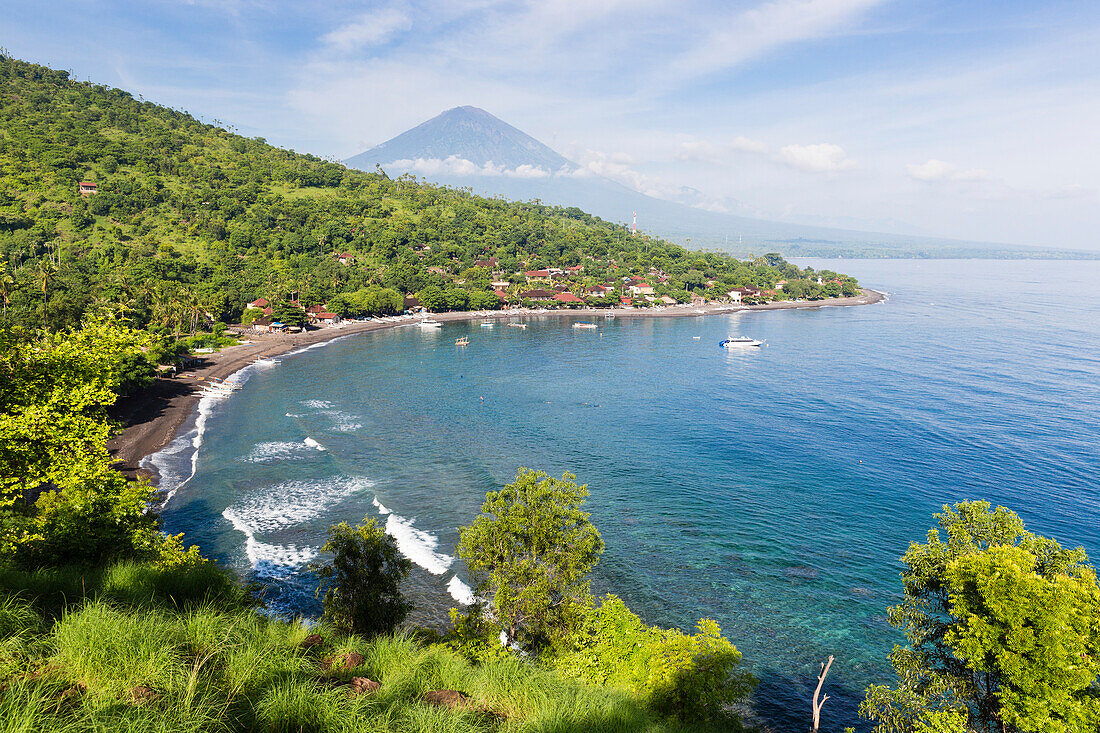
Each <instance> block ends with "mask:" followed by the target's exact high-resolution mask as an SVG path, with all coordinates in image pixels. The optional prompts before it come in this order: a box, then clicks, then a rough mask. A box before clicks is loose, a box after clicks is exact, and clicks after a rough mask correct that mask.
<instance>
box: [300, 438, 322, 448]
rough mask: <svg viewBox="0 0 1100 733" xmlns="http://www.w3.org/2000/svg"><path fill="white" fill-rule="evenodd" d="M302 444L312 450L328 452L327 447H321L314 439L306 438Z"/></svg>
mask: <svg viewBox="0 0 1100 733" xmlns="http://www.w3.org/2000/svg"><path fill="white" fill-rule="evenodd" d="M302 442H303V443H305V444H306V445H308V446H309V447H310V448H316V449H317V450H326V448H325V446H323V445H321V444H320V443H318V442H317V441H316V440H314V439H313V438H306V439H305V440H303V441H302Z"/></svg>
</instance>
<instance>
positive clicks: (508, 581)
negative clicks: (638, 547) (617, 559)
mask: <svg viewBox="0 0 1100 733" xmlns="http://www.w3.org/2000/svg"><path fill="white" fill-rule="evenodd" d="M575 479H576V476H573V475H572V474H568V473H565V474H562V477H561V478H560V479H556V478H553V477H551V476H548V475H547V474H545V473H543V472H542V471H531V470H528V469H526V468H521V469H520V470H519V472H518V473H517V474H516V480H515V481H513V482H512V483H510V484H508V485H507V486H505V487H504V488H503V489H501V490H500V491H492V492H489V493H488V494H487V495H486V498H485V503H484V504H483V505H482V507H481V511H482V514H481V516H479V517H478V518H477V519H475V520H474V522H473V524H471V525H469V526H467V527H462V528H460V530H459V543H458V555H459V557H461V558H462V559H463V560H464V561H465V562H466V566H467V567H468V568H469V569H470V572H471V574H472V576H473V578H474V580H475V582H476V587H477V594H478V596H480V597H482V598H485V599H489V600H490V601H491V602H492V605H493V612H494V613H495V614H496V616H497V618H498V620H499V621H500V623H501V625H502V626H503V627H504V631H505V633H506V634H507V636H508V639H509V640H510V641H517V642H520V643H521V644H524V645H525V646H529V647H531V648H536V649H537V648H541V647H544V646H546V645H547V644H549V643H550V642H552V641H553V640H555V639H558V638H560V637H561V636H563V635H564V634H566V633H568V632H569V631H570V630H571V629H572V628H573V627H574V626H575V625H576V623H577V621H578V619H579V618H580V614H581V613H582V612H583V609H584V608H585V607H586V606H587V605H588V603H589V601H590V594H589V586H588V574H589V572H590V571H591V570H592V568H593V567H595V565H596V562H597V561H598V560H599V557H600V554H601V553H602V552H603V548H604V545H603V540H602V539H600V533H599V532H597V531H596V528H595V527H594V526H593V525H592V522H590V521H589V519H588V516H589V515H588V514H587V513H586V512H584V511H583V510H582V509H581V506H582V505H583V504H584V499H585V497H587V496H588V487H587V486H579V485H577V483H576V482H575Z"/></svg>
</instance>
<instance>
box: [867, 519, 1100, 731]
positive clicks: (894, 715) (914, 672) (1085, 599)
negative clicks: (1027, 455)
mask: <svg viewBox="0 0 1100 733" xmlns="http://www.w3.org/2000/svg"><path fill="white" fill-rule="evenodd" d="M936 517H937V519H938V520H939V524H940V528H941V529H942V530H943V532H944V533H945V534H946V542H944V541H943V540H941V539H940V533H939V531H938V530H936V529H933V530H931V531H930V532H929V533H928V542H927V543H926V544H923V545H921V544H916V543H914V544H912V545H911V546H910V547H909V550H908V551H907V552H906V553H905V555H904V556H903V557H902V561H903V562H904V563H905V570H904V571H903V572H902V580H903V583H904V586H905V599H904V600H903V601H902V603H901V604H900V605H898V606H895V607H893V608H891V609H890V621H891V623H892V624H893V625H894V626H896V627H897V628H899V629H901V630H903V631H904V632H905V635H906V639H907V640H908V646H906V647H895V649H894V651H893V653H892V654H891V656H890V661H891V663H892V664H893V666H894V669H895V672H896V673H897V678H898V680H897V686H896V687H893V688H891V687H888V686H885V685H874V686H872V687H871V688H869V689H868V691H867V698H866V700H865V701H864V703H863V705H862V707H861V712H862V714H863V715H864V716H866V717H868V718H871V719H873V720H875V721H877V722H878V727H877V728H876V731H878V732H879V733H909V732H910V731H933V730H945V731H954V730H960V731H961V730H963V729H964V725H965V729H968V730H974V731H983V732H985V731H989V732H991V733H994V732H995V733H1015V732H1016V731H1020V732H1024V731H1043V732H1044V733H1047V732H1049V733H1078V732H1079V731H1080V732H1084V731H1096V730H1098V729H1100V688H1098V686H1097V677H1098V676H1100V587H1098V585H1097V580H1096V573H1095V571H1094V570H1093V569H1092V568H1091V567H1089V566H1088V565H1086V564H1085V563H1086V561H1087V558H1086V556H1085V553H1084V551H1083V550H1081V549H1075V550H1067V549H1064V548H1062V547H1061V546H1060V545H1059V544H1058V543H1057V542H1055V541H1054V540H1051V539H1047V538H1045V537H1040V536H1037V535H1034V534H1032V533H1030V532H1028V531H1026V530H1025V529H1024V526H1023V522H1022V521H1021V520H1020V518H1019V517H1018V516H1017V515H1016V514H1014V513H1013V512H1010V511H1008V510H1007V509H1004V508H1003V507H998V508H997V509H996V510H993V511H991V510H990V505H989V503H988V502H964V503H960V504H956V505H955V506H954V507H946V506H945V507H944V511H943V513H942V514H937V515H936Z"/></svg>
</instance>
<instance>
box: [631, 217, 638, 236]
mask: <svg viewBox="0 0 1100 733" xmlns="http://www.w3.org/2000/svg"><path fill="white" fill-rule="evenodd" d="M630 236H632V237H636V236H638V212H637V211H635V212H634V223H633V224H631V225H630Z"/></svg>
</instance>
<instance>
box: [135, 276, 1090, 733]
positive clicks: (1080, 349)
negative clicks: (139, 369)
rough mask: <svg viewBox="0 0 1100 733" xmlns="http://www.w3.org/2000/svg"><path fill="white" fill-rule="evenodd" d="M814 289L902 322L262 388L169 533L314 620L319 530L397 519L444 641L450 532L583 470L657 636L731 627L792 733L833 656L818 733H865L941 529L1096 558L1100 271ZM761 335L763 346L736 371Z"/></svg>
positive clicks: (495, 347) (767, 323) (816, 323)
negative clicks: (843, 294)
mask: <svg viewBox="0 0 1100 733" xmlns="http://www.w3.org/2000/svg"><path fill="white" fill-rule="evenodd" d="M811 264H813V265H814V266H817V267H820V266H825V265H828V266H830V267H832V268H834V269H838V270H841V271H845V272H849V273H852V274H853V275H855V276H856V277H859V278H860V279H861V281H862V282H863V283H864V284H866V285H868V286H870V287H875V288H878V289H881V290H885V291H887V292H889V293H890V297H889V300H888V301H887V302H885V303H882V304H878V305H874V306H867V307H860V308H821V309H815V310H798V311H778V312H765V313H749V314H742V315H738V316H728V317H727V316H711V317H707V318H691V319H684V320H680V319H636V320H629V319H616V320H613V321H603V320H600V321H599V324H600V327H599V328H598V329H596V330H576V329H572V328H570V327H569V325H568V322H565V321H560V320H557V319H553V318H544V319H542V320H539V319H530V320H529V321H528V323H529V324H530V326H529V328H527V329H526V330H521V329H515V328H506V327H502V326H500V325H498V326H496V327H495V328H492V329H487V328H482V327H480V326H479V324H477V323H473V324H455V325H447V326H445V327H444V328H443V329H442V332H441V333H438V334H436V335H432V334H429V333H424V332H421V331H420V330H419V329H415V328H402V329H398V330H393V331H387V332H380V333H375V334H367V335H363V336H355V337H350V338H347V339H343V340H339V341H337V342H334V343H330V344H328V345H326V346H323V347H321V348H314V349H310V350H308V351H306V352H304V353H301V354H297V355H292V356H287V357H284V358H282V359H281V360H280V363H278V364H274V365H270V366H268V367H267V368H257V369H253V370H250V371H249V372H247V373H246V374H244V375H242V376H241V379H242V381H243V382H244V387H243V388H242V389H241V390H240V392H239V394H237V395H236V396H234V397H233V398H232V399H230V400H228V401H226V402H222V403H219V404H214V405H208V406H207V407H206V409H205V412H207V413H209V414H208V415H205V416H204V417H203V421H204V423H205V424H204V425H203V426H202V427H203V434H202V445H201V448H200V449H199V451H198V453H197V456H195V457H194V465H193V466H192V463H191V461H192V453H193V450H192V447H191V446H192V443H193V438H194V432H192V433H190V434H187V435H184V436H183V437H182V439H181V440H180V441H177V443H176V444H174V445H173V446H172V447H171V449H170V450H169V451H168V452H166V453H165V454H162V455H160V456H158V457H157V458H156V462H157V464H158V465H159V466H160V467H161V469H162V471H163V473H164V484H165V486H166V487H167V488H172V487H173V486H174V485H175V484H176V483H178V482H179V481H180V479H181V478H182V477H184V476H187V475H188V474H189V473H191V471H192V468H194V472H195V473H194V476H193V478H191V479H190V480H189V481H188V482H187V483H185V484H184V485H183V486H182V487H181V488H179V490H178V491H177V492H176V493H175V494H174V496H173V497H172V498H171V500H170V501H169V502H168V504H167V506H166V508H165V511H164V519H165V525H166V529H168V530H169V531H172V532H179V531H183V532H186V533H187V534H188V536H189V538H190V540H191V541H193V542H197V543H198V544H200V546H201V547H202V548H203V551H204V552H206V553H208V554H211V555H213V556H215V557H218V558H219V559H221V560H222V562H224V563H226V564H228V565H229V566H230V567H233V568H235V569H237V570H239V571H240V572H241V573H243V574H245V575H250V576H254V577H257V578H258V579H261V580H264V581H265V582H266V583H267V584H268V587H269V591H268V597H269V599H270V600H271V603H272V605H273V606H274V607H275V608H277V609H280V610H285V611H290V612H307V613H308V612H313V611H315V610H316V602H315V601H314V599H313V595H312V587H311V585H310V584H309V581H308V579H307V578H304V577H303V575H302V573H301V566H302V564H303V563H304V562H306V561H308V560H309V559H311V558H312V556H313V555H314V553H315V550H316V547H318V546H319V545H320V544H321V543H322V541H323V535H324V531H325V528H326V527H327V526H328V525H329V524H331V523H333V522H336V521H343V520H347V521H352V522H354V521H357V520H359V519H361V518H362V517H363V516H364V515H370V516H375V517H378V518H379V519H380V520H382V521H385V522H387V526H388V527H389V529H390V531H391V532H392V533H394V534H395V536H397V538H398V540H399V542H400V544H401V546H402V548H403V550H404V551H405V552H406V553H407V554H409V555H410V556H411V557H413V559H414V560H416V561H417V563H418V565H419V567H418V570H417V572H416V576H415V577H414V579H413V590H414V593H415V595H416V596H417V598H418V599H419V601H420V604H421V611H420V616H419V618H420V620H424V621H429V620H431V619H433V618H436V619H438V618H439V617H440V616H442V615H443V611H444V609H446V608H447V607H448V606H450V605H453V604H454V602H455V601H454V596H455V595H458V596H461V595H462V592H461V591H462V589H461V586H460V585H459V582H460V581H461V580H462V578H463V577H464V572H463V569H462V568H461V565H460V564H459V563H457V562H453V561H452V558H451V557H450V555H451V553H452V552H453V547H454V543H455V541H456V539H457V530H456V528H457V527H458V526H459V525H461V524H464V523H467V522H469V521H470V519H471V518H472V517H473V516H474V515H475V514H476V512H477V510H478V506H479V505H480V503H481V501H482V500H483V498H484V494H485V492H486V491H487V490H489V489H492V488H495V487H499V486H501V485H502V484H504V483H506V482H507V481H509V480H510V479H511V477H512V476H513V475H514V473H515V470H516V468H517V467H519V466H530V467H536V468H541V469H544V470H546V471H548V472H551V473H555V474H560V473H561V472H562V471H567V470H568V471H571V472H573V473H575V474H577V476H578V478H579V480H580V481H582V482H585V483H587V484H589V486H590V488H591V491H592V496H591V499H590V502H589V504H590V506H589V508H590V510H591V511H592V515H593V520H594V521H595V523H596V524H597V526H598V527H599V528H600V530H601V532H602V533H603V536H604V539H605V540H606V542H607V552H606V554H605V555H604V557H603V560H602V563H601V565H600V567H599V569H598V572H597V577H596V579H595V586H596V588H597V590H599V591H614V592H616V593H617V594H619V595H620V596H622V597H623V598H624V599H626V600H627V602H628V603H629V604H630V605H631V607H632V608H634V609H635V610H636V611H638V612H639V613H640V614H641V615H642V616H643V617H644V618H645V619H646V620H648V621H649V622H651V623H657V624H664V625H677V626H682V627H685V628H686V627H690V626H691V625H692V624H694V622H695V620H696V619H697V618H699V617H700V616H709V617H713V618H715V619H717V620H718V621H719V623H720V624H721V625H722V627H723V630H724V632H725V633H726V635H727V636H728V637H729V638H730V639H731V640H733V641H734V642H735V643H736V644H737V646H738V648H740V649H741V650H742V652H744V654H745V658H746V661H747V663H748V664H749V666H750V667H751V668H752V669H753V671H754V672H756V673H757V674H758V675H759V676H760V678H761V685H760V688H759V690H758V692H757V694H756V697H755V700H754V704H755V707H756V709H757V710H758V711H759V713H760V715H761V717H762V718H763V719H764V720H765V721H767V722H769V723H771V724H773V725H774V726H775V727H776V728H777V729H779V730H787V729H792V728H793V727H794V726H800V727H801V726H803V725H804V724H805V721H806V720H807V719H808V716H807V712H806V711H807V710H808V708H809V704H808V700H809V697H810V695H812V683H813V682H814V675H815V673H816V666H817V663H818V662H819V661H821V660H822V659H824V658H825V657H826V656H828V655H829V654H833V655H835V656H836V660H837V661H836V663H835V664H834V666H833V671H832V673H831V674H830V677H829V683H828V685H829V688H830V690H829V691H830V694H831V695H833V696H834V699H833V700H832V701H830V702H829V703H828V704H827V705H826V708H825V715H824V720H823V726H825V727H826V728H827V729H833V730H836V729H839V728H840V726H842V725H858V721H857V719H856V717H855V706H856V704H857V703H858V700H859V698H860V697H861V694H862V693H861V690H862V689H863V688H864V687H865V686H866V685H867V684H869V683H871V682H875V681H885V680H887V679H888V677H887V675H888V668H887V665H886V662H885V656H886V653H887V652H888V651H889V649H890V647H891V645H892V644H893V643H894V642H895V641H896V636H895V634H894V632H893V630H892V629H890V627H889V626H888V624H887V623H886V618H885V608H886V606H887V605H889V604H890V603H891V602H893V601H895V600H896V599H897V594H898V589H899V583H898V579H897V573H898V570H899V565H898V562H897V558H898V556H899V555H900V554H901V553H902V552H903V551H904V550H905V547H906V545H907V544H908V542H909V541H911V540H922V539H923V537H924V534H925V533H926V531H927V529H928V527H929V526H931V523H932V517H931V515H932V513H933V512H934V511H937V510H938V508H939V507H940V505H942V504H943V503H945V502H953V501H957V500H961V499H971V498H986V499H989V500H991V501H993V502H996V503H1002V504H1004V505H1006V506H1008V507H1010V508H1013V509H1015V510H1016V511H1018V512H1019V513H1020V514H1021V515H1023V517H1024V519H1025V521H1026V522H1027V523H1028V524H1029V526H1030V527H1031V528H1032V529H1034V530H1036V531H1039V532H1042V533H1044V534H1049V535H1052V536H1054V537H1056V538H1058V539H1059V540H1060V541H1062V542H1063V543H1064V544H1068V545H1083V546H1084V547H1085V548H1086V549H1087V550H1088V551H1089V552H1090V554H1092V555H1094V556H1095V555H1100V521H1098V520H1100V504H1098V502H1097V491H1098V489H1100V448H1098V445H1100V417H1098V415H1100V356H1098V352H1097V346H1098V345H1100V297H1098V295H1097V293H1100V263H1080V262H1074V263H1062V262H978V261H974V262H971V261H963V262H959V261H950V262H947V261H843V262H813V263H811ZM741 333H744V334H748V335H751V336H753V337H756V338H762V339H767V342H768V345H767V346H766V347H765V348H763V349H760V350H758V351H757V350H754V351H751V352H732V353H731V352H727V351H723V350H720V349H719V348H718V347H717V343H718V341H719V340H721V339H722V338H724V337H726V336H728V335H736V334H741ZM461 335H469V336H470V339H471V344H470V346H469V347H467V348H465V349H459V348H456V347H455V346H453V343H454V339H455V338H457V337H458V336H461ZM697 336H698V337H699V338H698V339H696V338H695V337H697ZM307 438H308V439H309V441H310V442H309V443H307V442H306V440H307ZM322 448H323V450H322ZM379 505H381V507H379ZM382 511H386V512H389V513H387V514H382V513H381V512H382ZM456 577H457V580H453V578H456ZM448 586H450V587H449V588H448Z"/></svg>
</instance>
